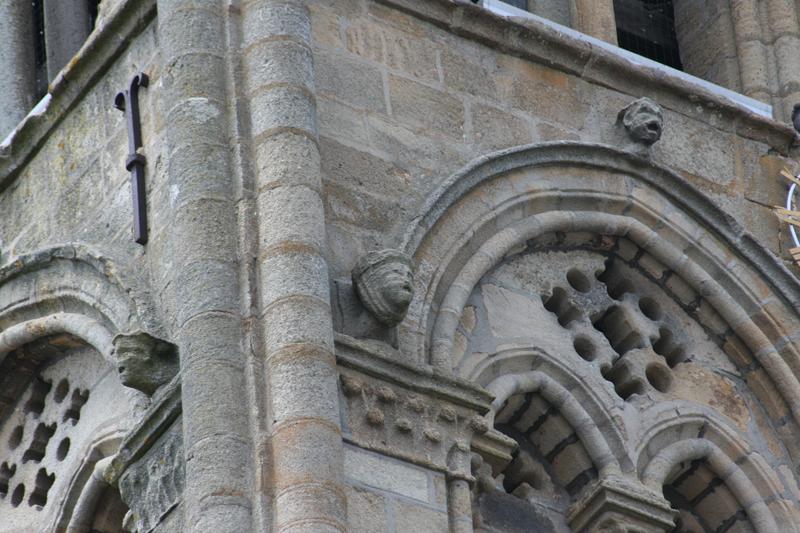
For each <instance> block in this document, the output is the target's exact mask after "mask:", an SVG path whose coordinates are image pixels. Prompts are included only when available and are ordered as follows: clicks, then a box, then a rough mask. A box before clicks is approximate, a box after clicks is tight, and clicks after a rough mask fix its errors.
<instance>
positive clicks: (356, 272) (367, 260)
mask: <svg viewBox="0 0 800 533" xmlns="http://www.w3.org/2000/svg"><path fill="white" fill-rule="evenodd" d="M413 282H414V271H413V268H412V264H411V260H410V259H409V258H408V257H406V256H405V255H403V254H402V253H400V252H398V251H395V250H381V251H379V252H370V253H368V254H366V255H365V256H363V257H362V258H361V259H359V261H358V263H357V264H356V266H355V268H353V284H354V285H355V287H356V293H357V294H358V297H359V299H360V300H361V303H363V304H364V307H366V308H367V310H368V311H369V312H370V313H372V315H373V316H374V317H375V318H377V319H378V321H380V322H382V323H383V324H386V325H387V326H394V325H396V324H399V323H400V322H401V321H402V320H403V317H405V316H406V311H408V306H409V304H410V303H411V298H412V296H413V295H414V292H413V291H414V289H413V285H412V284H413Z"/></svg>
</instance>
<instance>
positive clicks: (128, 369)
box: [113, 331, 178, 396]
mask: <svg viewBox="0 0 800 533" xmlns="http://www.w3.org/2000/svg"><path fill="white" fill-rule="evenodd" d="M113 342H114V355H115V357H116V360H117V370H118V371H119V377H120V381H122V384H123V385H125V386H126V387H131V388H133V389H137V390H140V391H142V392H143V393H145V394H147V395H148V396H152V395H153V393H154V392H155V391H156V390H157V389H158V388H159V387H161V386H162V385H165V384H166V383H168V382H169V381H170V380H171V379H172V378H173V377H175V374H177V373H178V355H177V349H176V347H175V345H174V344H171V343H169V342H166V341H162V340H160V339H157V338H155V337H153V336H151V335H148V334H147V333H145V332H143V331H139V332H136V333H132V334H129V335H117V336H116V337H114V341H113Z"/></svg>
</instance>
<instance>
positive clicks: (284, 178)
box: [242, 0, 346, 531]
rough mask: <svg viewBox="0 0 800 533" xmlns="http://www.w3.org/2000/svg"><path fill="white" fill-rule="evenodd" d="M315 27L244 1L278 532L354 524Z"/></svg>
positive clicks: (300, 13)
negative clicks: (328, 255) (328, 240)
mask: <svg viewBox="0 0 800 533" xmlns="http://www.w3.org/2000/svg"><path fill="white" fill-rule="evenodd" d="M310 25H311V21H310V15H309V12H308V10H307V7H306V6H305V5H304V3H303V2H302V1H299V0H252V1H248V2H244V4H243V5H242V54H243V66H244V69H243V70H244V78H245V82H244V85H245V92H246V94H247V95H248V96H249V116H250V124H251V136H252V143H253V147H252V151H253V154H254V160H255V161H254V166H255V184H256V206H257V215H256V216H257V218H258V233H259V235H258V241H259V244H258V267H257V268H258V271H259V280H258V292H259V300H260V302H259V303H260V309H261V324H262V328H263V342H264V352H265V354H264V355H265V361H266V377H267V379H266V381H267V391H266V398H267V403H268V409H267V411H268V428H267V431H268V434H269V440H270V442H269V445H268V448H269V449H270V450H271V453H272V461H271V464H270V465H269V469H270V472H271V476H272V477H271V479H269V478H267V476H266V475H265V476H264V477H265V478H267V480H266V484H267V485H268V486H269V487H270V489H271V490H272V492H273V494H272V496H273V506H272V508H273V517H272V522H273V527H272V529H273V530H275V531H289V530H292V531H295V530H304V531H305V530H309V531H311V530H313V531H344V530H345V529H346V525H345V523H346V516H345V507H346V503H345V495H344V490H343V465H342V461H343V460H342V453H343V452H342V438H341V428H340V421H339V405H338V401H337V398H338V393H337V374H336V360H335V357H334V352H333V326H332V319H331V310H330V296H329V289H328V267H327V262H326V259H325V256H324V252H323V251H324V249H325V246H326V245H325V214H324V207H323V201H322V196H321V189H322V179H321V166H320V154H319V147H318V134H317V126H316V96H315V89H314V70H313V58H312V53H311V46H310V42H311V37H310V29H311V28H310ZM262 468H266V465H262Z"/></svg>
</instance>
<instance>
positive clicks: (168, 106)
mask: <svg viewBox="0 0 800 533" xmlns="http://www.w3.org/2000/svg"><path fill="white" fill-rule="evenodd" d="M226 7H227V2H224V1H222V0H159V1H158V24H159V27H158V32H159V40H160V46H161V49H162V54H163V58H164V69H163V72H162V73H161V83H162V84H163V90H164V99H163V100H164V113H165V116H166V118H165V122H166V130H165V136H166V143H167V160H168V161H169V165H168V180H169V190H170V191H173V197H172V198H171V208H172V214H171V216H172V220H171V228H170V230H169V238H170V241H169V244H170V247H171V257H172V261H173V269H172V270H173V276H174V281H173V283H174V285H175V293H176V306H175V307H176V314H177V343H178V346H179V351H180V358H181V376H182V377H181V379H182V402H183V431H184V443H185V453H186V491H185V493H184V516H185V530H186V531H203V532H206V531H207V532H215V533H216V532H221V531H235V532H237V533H239V532H242V533H245V532H247V531H250V530H251V529H252V500H251V498H252V497H253V468H252V455H253V452H252V439H251V436H250V432H249V420H248V397H249V396H248V395H247V394H246V380H245V362H246V361H245V355H244V350H243V348H242V342H243V341H242V339H243V324H242V318H241V310H240V309H241V306H240V287H239V274H238V273H239V262H238V257H240V253H239V249H238V248H239V244H238V242H239V241H238V229H237V211H236V201H235V194H236V179H235V178H234V176H235V173H234V172H233V171H232V165H231V160H230V152H231V150H230V141H229V131H230V123H229V113H228V105H229V104H228V102H229V95H228V91H227V83H226V80H227V79H229V72H228V65H227V32H226V28H227V19H226V13H227V11H226ZM154 81H155V80H154ZM152 85H153V86H156V83H152Z"/></svg>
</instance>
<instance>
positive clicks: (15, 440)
mask: <svg viewBox="0 0 800 533" xmlns="http://www.w3.org/2000/svg"><path fill="white" fill-rule="evenodd" d="M24 431H25V428H24V427H23V426H17V427H15V428H14V431H12V432H11V436H10V437H9V438H8V445H9V447H11V449H12V450H13V449H14V448H16V447H17V446H19V444H20V443H21V442H22V435H23V433H24Z"/></svg>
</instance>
